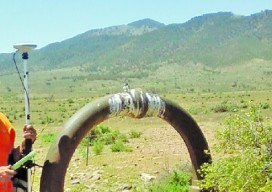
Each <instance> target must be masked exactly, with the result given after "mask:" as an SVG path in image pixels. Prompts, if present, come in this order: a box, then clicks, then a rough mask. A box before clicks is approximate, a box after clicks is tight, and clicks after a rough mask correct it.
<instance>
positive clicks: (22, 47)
mask: <svg viewBox="0 0 272 192" xmlns="http://www.w3.org/2000/svg"><path fill="white" fill-rule="evenodd" d="M13 47H14V48H15V49H17V51H18V52H20V53H22V59H23V64H24V83H23V87H24V95H25V122H26V124H27V125H29V124H30V102H29V89H28V75H29V74H28V69H27V60H28V52H29V51H31V50H33V49H35V48H36V47H37V45H35V44H17V45H14V46H13ZM31 149H32V140H31V139H26V140H25V149H24V151H23V155H27V154H28V153H30V152H31ZM27 184H28V186H27V189H28V191H29V192H31V170H30V169H28V171H27Z"/></svg>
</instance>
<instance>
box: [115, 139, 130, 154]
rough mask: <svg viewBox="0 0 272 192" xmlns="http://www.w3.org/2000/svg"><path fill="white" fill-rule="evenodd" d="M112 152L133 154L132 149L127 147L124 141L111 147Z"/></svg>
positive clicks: (118, 141)
mask: <svg viewBox="0 0 272 192" xmlns="http://www.w3.org/2000/svg"><path fill="white" fill-rule="evenodd" d="M111 150H112V152H131V151H132V149H130V148H129V147H127V146H126V145H125V144H124V142H123V141H122V140H116V141H115V142H114V143H113V144H112V145H111Z"/></svg>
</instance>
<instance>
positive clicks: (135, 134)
mask: <svg viewBox="0 0 272 192" xmlns="http://www.w3.org/2000/svg"><path fill="white" fill-rule="evenodd" d="M142 134H143V133H142V132H139V131H136V130H133V129H132V130H131V131H130V133H129V135H130V138H140V137H141V135H142Z"/></svg>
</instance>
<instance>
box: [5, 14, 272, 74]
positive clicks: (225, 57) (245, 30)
mask: <svg viewBox="0 0 272 192" xmlns="http://www.w3.org/2000/svg"><path fill="white" fill-rule="evenodd" d="M256 59H259V60H263V61H269V62H271V61H272V11H271V10H265V11H262V12H259V13H255V14H252V15H250V16H241V15H235V14H233V13H231V12H218V13H211V14H205V15H202V16H197V17H194V18H192V19H191V20H189V21H187V22H185V23H181V24H178V23H177V24H169V25H165V24H163V23H160V22H158V21H154V20H152V19H143V20H139V21H135V22H132V23H129V24H127V25H119V26H112V27H107V28H103V29H93V30H89V31H87V32H84V33H82V34H79V35H77V36H75V37H73V38H70V39H66V40H64V41H61V42H55V43H52V44H49V45H48V46H45V47H43V48H41V49H38V50H34V51H32V52H31V60H29V67H30V69H31V70H33V71H41V70H54V69H63V68H75V67H76V68H77V69H78V70H79V71H82V72H89V73H90V74H92V76H93V78H100V79H101V78H102V77H103V78H105V77H106V76H108V77H109V78H108V79H114V78H116V77H118V76H120V75H124V74H126V73H127V72H128V73H127V74H128V77H136V78H137V77H140V76H142V75H151V74H152V72H154V71H156V70H157V69H159V68H160V67H162V66H167V65H171V64H175V65H180V66H184V65H203V66H205V67H206V68H211V69H217V68H222V67H226V66H230V65H231V66H233V65H234V66H235V65H240V64H244V63H248V62H251V61H253V60H256ZM11 62H12V54H0V74H1V73H7V72H8V71H10V70H14V68H13V66H12V65H11V64H10V63H11Z"/></svg>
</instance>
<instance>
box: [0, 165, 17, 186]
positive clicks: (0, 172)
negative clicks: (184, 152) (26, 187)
mask: <svg viewBox="0 0 272 192" xmlns="http://www.w3.org/2000/svg"><path fill="white" fill-rule="evenodd" d="M15 174H16V171H14V170H12V169H11V166H10V165H9V166H0V182H7V181H9V180H10V179H11V178H12V177H13V176H14V175H15Z"/></svg>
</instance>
